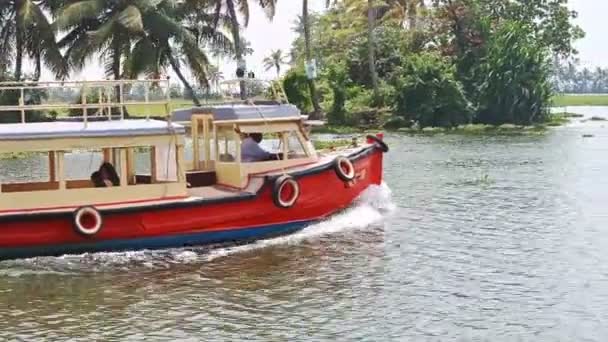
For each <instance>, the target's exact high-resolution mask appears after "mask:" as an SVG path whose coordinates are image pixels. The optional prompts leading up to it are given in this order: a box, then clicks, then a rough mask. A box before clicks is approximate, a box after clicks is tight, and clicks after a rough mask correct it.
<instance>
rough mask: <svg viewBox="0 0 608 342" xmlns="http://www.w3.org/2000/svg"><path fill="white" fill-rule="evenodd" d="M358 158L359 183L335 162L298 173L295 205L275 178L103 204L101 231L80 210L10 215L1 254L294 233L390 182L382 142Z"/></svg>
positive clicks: (0, 238)
mask: <svg viewBox="0 0 608 342" xmlns="http://www.w3.org/2000/svg"><path fill="white" fill-rule="evenodd" d="M350 159H351V161H352V162H353V165H354V166H355V169H356V177H355V180H354V181H352V182H344V181H342V180H341V179H339V178H338V177H337V175H336V172H335V171H334V169H333V167H331V165H320V166H315V167H311V168H310V169H307V170H304V171H299V172H296V173H292V174H291V175H292V176H293V177H294V178H295V179H296V180H297V182H298V183H299V185H300V189H301V194H300V197H299V199H298V200H297V203H296V204H295V206H293V207H291V208H288V209H283V208H279V207H277V206H276V205H275V204H274V203H273V196H272V189H273V187H272V184H273V182H272V181H273V179H272V177H268V178H267V179H266V181H265V184H264V185H263V186H262V188H261V189H260V190H259V192H258V193H257V194H248V195H243V196H240V197H234V198H226V199H220V200H194V201H186V200H175V201H172V202H168V203H163V204H155V205H149V206H137V207H129V206H128V205H125V207H123V208H120V209H111V210H103V209H101V210H100V213H101V215H102V217H103V229H102V230H101V231H100V232H99V233H98V234H97V235H95V236H94V237H84V236H82V235H80V234H79V233H77V232H76V230H75V229H74V226H73V215H72V212H62V213H40V214H36V213H34V214H26V215H24V214H21V215H8V216H7V215H4V216H2V217H0V259H11V258H23V257H33V256H44V255H60V254H67V253H83V252H97V251H117V250H137V249H154V248H166V247H181V246H191V245H200V244H205V243H222V242H229V241H237V240H252V239H260V238H267V237H269V236H273V235H278V234H286V233H290V232H293V231H296V230H298V229H301V228H304V227H305V226H306V225H307V224H309V223H311V222H314V221H318V220H321V219H323V218H325V217H327V216H329V215H331V214H333V213H335V212H337V211H339V210H341V209H343V208H345V207H347V206H349V205H350V204H351V203H352V202H353V201H354V200H355V199H356V198H357V197H358V196H359V195H360V194H361V193H362V192H363V191H364V190H365V189H366V188H368V187H369V186H370V185H373V184H380V183H381V182H382V159H383V154H382V151H381V150H380V149H378V148H377V147H374V146H371V147H368V148H366V149H363V150H361V151H359V152H358V153H357V154H356V155H353V156H350Z"/></svg>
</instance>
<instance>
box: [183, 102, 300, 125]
mask: <svg viewBox="0 0 608 342" xmlns="http://www.w3.org/2000/svg"><path fill="white" fill-rule="evenodd" d="M196 114H210V115H212V116H213V120H214V121H220V122H221V121H243V122H247V121H295V120H302V116H301V113H300V110H299V109H298V108H297V107H296V106H294V105H291V104H274V105H272V104H255V105H251V104H233V105H217V106H206V107H193V108H185V109H178V110H175V111H173V113H172V114H171V119H172V120H173V121H177V122H189V121H190V120H191V117H192V115H196Z"/></svg>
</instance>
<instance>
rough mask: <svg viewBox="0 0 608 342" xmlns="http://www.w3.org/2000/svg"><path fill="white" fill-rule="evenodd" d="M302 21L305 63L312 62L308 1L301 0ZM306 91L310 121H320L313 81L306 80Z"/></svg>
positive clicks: (319, 107) (319, 108) (327, 4)
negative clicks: (309, 108) (311, 113)
mask: <svg viewBox="0 0 608 342" xmlns="http://www.w3.org/2000/svg"><path fill="white" fill-rule="evenodd" d="M326 6H327V7H329V6H330V0H327V3H326ZM302 21H303V22H304V45H305V50H306V61H307V62H310V61H312V51H311V43H310V18H309V15H308V0H302ZM308 89H309V90H310V97H311V99H312V107H313V109H314V113H313V115H312V119H320V117H321V115H322V114H321V106H320V105H319V97H318V94H317V88H316V85H315V81H314V79H312V78H311V77H309V78H308Z"/></svg>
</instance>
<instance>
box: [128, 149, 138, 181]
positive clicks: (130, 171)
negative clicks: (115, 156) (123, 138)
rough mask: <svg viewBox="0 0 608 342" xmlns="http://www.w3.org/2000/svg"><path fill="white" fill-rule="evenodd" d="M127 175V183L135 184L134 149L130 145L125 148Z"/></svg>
mask: <svg viewBox="0 0 608 342" xmlns="http://www.w3.org/2000/svg"><path fill="white" fill-rule="evenodd" d="M127 177H128V184H131V185H132V184H136V178H135V151H133V148H132V147H128V148H127Z"/></svg>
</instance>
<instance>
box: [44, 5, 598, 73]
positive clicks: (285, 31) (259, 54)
mask: <svg viewBox="0 0 608 342" xmlns="http://www.w3.org/2000/svg"><path fill="white" fill-rule="evenodd" d="M569 3H570V7H571V9H573V10H575V11H577V12H578V13H579V16H578V18H577V19H576V23H577V24H578V25H579V26H581V27H582V28H583V30H584V31H585V32H586V37H585V38H584V39H582V40H580V41H578V42H577V43H576V48H577V50H578V51H579V53H580V54H579V56H578V58H579V60H580V63H581V65H583V66H587V67H596V66H602V67H608V44H607V42H608V39H607V38H608V37H607V36H608V29H607V25H606V19H605V18H606V13H608V0H570V1H569ZM309 6H310V10H311V11H322V10H323V8H324V6H325V0H310V5H309ZM301 11H302V3H301V1H300V0H279V1H278V4H277V11H276V13H277V15H276V16H275V18H274V19H273V20H272V21H269V20H268V19H267V17H266V16H265V14H264V13H263V12H262V10H261V9H260V8H259V7H258V6H256V5H254V4H252V6H251V17H250V18H251V19H250V22H249V26H248V27H247V28H246V30H245V38H246V39H247V40H249V41H250V42H251V45H252V48H253V49H254V53H253V55H251V56H247V66H248V69H249V70H253V71H254V72H255V73H256V76H257V77H260V78H266V79H268V78H274V77H275V76H276V74H275V72H274V70H271V71H265V70H264V67H263V63H262V61H263V59H264V57H266V56H268V55H269V54H270V51H271V50H276V49H282V50H283V51H284V52H285V53H286V54H287V53H288V52H289V50H290V48H291V43H292V41H293V40H294V39H295V36H296V35H295V33H294V32H293V30H292V28H293V26H294V21H295V20H296V19H297V17H298V15H300V13H301ZM218 62H219V63H218ZM213 63H214V64H220V69H221V70H222V72H223V73H224V77H225V78H226V79H232V78H234V76H235V75H234V73H235V70H236V64H235V63H234V62H232V61H228V60H219V61H218V60H214V61H213ZM89 64H90V65H89V66H88V67H87V68H86V69H84V70H83V72H81V73H79V74H73V75H72V79H74V80H95V79H102V78H103V77H104V76H103V71H102V70H101V68H100V67H99V66H98V65H96V64H98V63H97V60H92V61H91V63H89ZM171 77H172V79H175V77H174V76H171ZM43 78H44V79H45V80H52V79H53V76H52V75H51V74H49V73H48V72H45V73H44V75H43Z"/></svg>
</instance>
